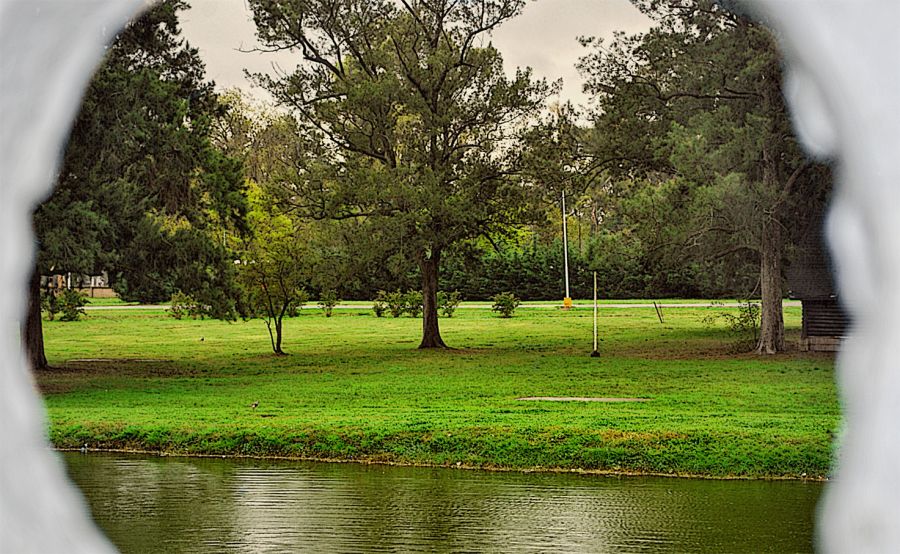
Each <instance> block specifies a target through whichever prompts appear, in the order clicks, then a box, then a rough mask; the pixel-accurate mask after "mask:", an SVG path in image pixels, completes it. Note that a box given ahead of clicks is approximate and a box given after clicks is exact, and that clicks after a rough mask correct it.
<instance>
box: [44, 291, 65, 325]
mask: <svg viewBox="0 0 900 554" xmlns="http://www.w3.org/2000/svg"><path fill="white" fill-rule="evenodd" d="M59 309H60V308H59V299H58V298H56V293H55V292H53V291H52V290H42V291H41V310H42V311H45V312H47V319H49V320H50V321H53V320H54V319H56V314H58V313H59Z"/></svg>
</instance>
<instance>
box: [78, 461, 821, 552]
mask: <svg viewBox="0 0 900 554" xmlns="http://www.w3.org/2000/svg"><path fill="white" fill-rule="evenodd" d="M65 459H66V462H67V463H68V466H69V471H70V474H71V475H72V478H73V479H74V480H75V482H76V483H78V484H79V486H80V487H81V488H82V490H83V491H84V492H85V495H86V496H87V499H88V502H89V504H90V505H91V508H92V510H93V513H94V517H95V519H96V520H97V522H98V523H99V524H100V526H101V527H102V528H103V529H104V530H105V531H106V532H107V534H108V535H109V537H110V538H111V539H112V541H113V542H114V543H115V544H116V545H118V546H119V548H120V549H121V550H122V551H123V552H126V553H128V552H163V551H164V552H222V551H231V552H296V551H314V552H347V551H366V552H388V551H391V552H396V551H404V552H409V551H435V550H438V551H478V552H498V551H503V552H514V551H515V552H538V551H539V552H552V551H556V552H576V551H577V552H807V551H812V540H811V536H812V525H813V512H814V508H815V503H816V501H817V499H818V497H819V494H820V492H821V489H822V487H821V485H820V484H818V483H794V482H743V481H701V480H682V479H661V478H613V477H596V476H579V475H570V474H565V475H554V474H518V473H484V472H473V471H462V470H447V469H422V468H395V467H385V466H361V465H354V464H313V463H301V462H277V461H257V460H237V461H234V460H218V459H187V458H154V457H136V456H122V455H95V454H91V455H82V454H77V453H73V454H66V455H65Z"/></svg>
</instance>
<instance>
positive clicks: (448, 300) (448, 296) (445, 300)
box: [437, 290, 462, 317]
mask: <svg viewBox="0 0 900 554" xmlns="http://www.w3.org/2000/svg"><path fill="white" fill-rule="evenodd" d="M460 302H462V296H461V295H460V294H459V291H458V290H455V291H453V292H449V293H448V292H444V291H439V292H438V293H437V305H438V310H440V312H441V314H442V315H443V316H444V317H453V314H454V313H455V312H456V309H457V308H458V307H459V304H460Z"/></svg>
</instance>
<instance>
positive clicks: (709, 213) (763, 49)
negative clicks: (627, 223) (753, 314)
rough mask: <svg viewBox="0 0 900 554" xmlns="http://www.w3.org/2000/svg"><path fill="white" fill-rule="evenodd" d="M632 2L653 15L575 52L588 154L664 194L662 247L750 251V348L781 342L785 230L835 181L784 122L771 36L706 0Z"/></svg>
mask: <svg viewBox="0 0 900 554" xmlns="http://www.w3.org/2000/svg"><path fill="white" fill-rule="evenodd" d="M635 4H636V5H637V6H638V7H639V8H640V9H641V10H642V11H644V12H645V13H646V14H647V15H648V16H650V17H651V18H652V19H653V20H654V22H655V26H654V27H653V28H652V29H651V30H650V31H648V32H646V33H643V34H638V35H634V36H625V35H618V36H617V37H616V39H615V40H614V41H613V42H612V43H611V44H609V45H602V44H601V45H600V46H599V47H595V48H594V49H593V52H592V53H591V54H589V55H588V56H586V57H585V58H584V59H583V60H582V62H581V69H582V71H583V73H584V74H585V75H586V76H587V78H588V85H587V88H588V90H589V91H591V92H592V93H594V94H595V95H596V98H597V105H598V108H599V109H598V112H597V114H596V117H595V131H596V132H595V135H594V139H595V140H594V142H593V147H594V155H595V157H596V159H597V160H598V164H601V165H603V167H604V168H605V169H606V170H607V171H609V172H611V174H613V175H615V176H616V177H618V178H619V179H636V180H639V181H640V182H641V183H642V184H643V186H644V187H645V190H644V191H641V193H642V195H643V197H645V198H648V199H651V200H652V198H654V197H657V198H661V197H665V198H667V202H669V203H670V204H669V206H670V211H671V216H670V217H668V218H666V219H664V220H663V222H662V223H661V225H660V226H661V227H664V228H665V229H666V232H660V233H659V236H661V237H662V236H667V237H669V238H670V239H671V242H670V244H669V245H662V244H660V245H659V246H660V247H663V246H669V247H676V248H675V250H673V251H674V252H676V255H677V256H681V257H683V258H684V259H689V258H690V256H700V257H705V258H707V259H710V258H717V259H723V258H726V257H730V258H731V259H733V260H735V263H736V264H741V263H744V262H745V261H746V260H747V259H748V257H749V258H752V259H755V260H756V263H757V264H758V267H759V290H760V294H761V298H762V313H761V315H762V319H761V329H760V340H759V344H758V347H757V350H758V351H759V352H760V353H774V352H777V351H780V350H783V349H784V323H783V318H782V308H781V305H782V298H783V296H784V287H783V259H784V258H785V255H786V248H787V246H788V245H789V244H790V241H791V236H790V230H791V229H797V228H798V227H799V226H798V225H797V224H796V222H797V221H798V220H805V219H808V218H809V217H810V214H811V213H812V212H816V211H820V210H821V206H822V203H823V198H824V196H825V194H826V192H827V190H828V189H829V186H830V180H829V178H828V175H827V170H826V169H825V168H823V167H821V166H814V165H813V164H811V163H810V162H808V161H807V160H806V159H805V157H804V155H803V153H802V151H801V149H800V147H799V145H798V143H797V140H796V138H795V136H794V134H793V132H792V130H791V125H790V120H789V117H788V114H787V110H786V108H785V104H784V98H783V95H782V90H781V82H782V78H781V77H782V76H781V58H780V55H779V52H778V50H777V47H776V41H775V39H774V37H773V36H772V35H771V33H770V32H769V31H768V30H767V29H765V28H764V27H762V26H760V25H758V24H757V23H755V22H753V21H751V20H750V19H748V18H746V17H744V16H742V15H740V14H735V13H733V12H729V11H726V10H724V9H723V8H722V7H721V6H720V5H719V4H717V3H715V2H713V1H712V0H635ZM586 43H587V44H588V45H592V41H586ZM657 191H658V192H657Z"/></svg>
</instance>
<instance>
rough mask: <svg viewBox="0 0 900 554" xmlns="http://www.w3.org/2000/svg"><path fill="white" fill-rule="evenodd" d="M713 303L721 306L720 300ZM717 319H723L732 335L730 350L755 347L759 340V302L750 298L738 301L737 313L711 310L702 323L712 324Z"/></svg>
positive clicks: (743, 350)
mask: <svg viewBox="0 0 900 554" xmlns="http://www.w3.org/2000/svg"><path fill="white" fill-rule="evenodd" d="M713 304H714V305H719V306H721V307H723V308H724V306H722V303H721V302H714V303H713ZM718 320H723V321H724V322H725V325H727V326H728V331H729V332H730V334H731V336H732V337H733V339H734V340H733V342H732V344H731V350H732V351H734V352H748V351H750V350H753V349H754V348H756V344H757V343H758V342H759V325H760V310H759V304H756V303H754V302H753V301H751V300H746V301H742V302H740V305H739V308H738V311H737V313H736V314H735V313H734V312H731V311H724V310H723V311H721V312H713V313H711V314H709V315H706V316H704V317H703V323H705V324H706V325H707V326H713V325H715V323H716V322H717V321H718Z"/></svg>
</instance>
